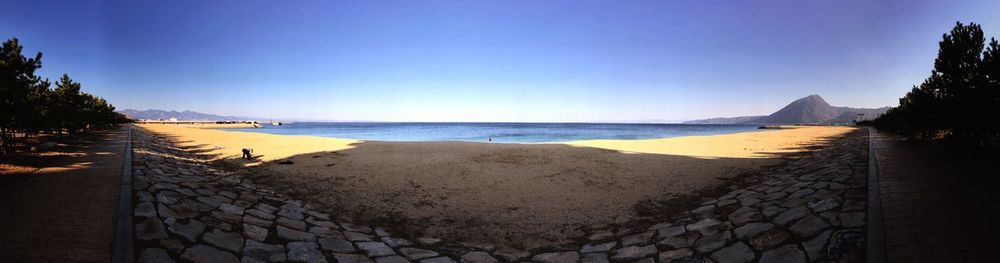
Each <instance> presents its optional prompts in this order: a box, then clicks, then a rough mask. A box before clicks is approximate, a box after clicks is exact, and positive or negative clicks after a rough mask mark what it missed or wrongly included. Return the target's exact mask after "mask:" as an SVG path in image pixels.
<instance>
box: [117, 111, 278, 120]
mask: <svg viewBox="0 0 1000 263" xmlns="http://www.w3.org/2000/svg"><path fill="white" fill-rule="evenodd" d="M118 112H119V113H121V114H125V116H127V117H129V118H131V119H152V120H157V119H163V120H166V119H170V118H177V120H212V121H238V120H257V119H259V118H253V117H238V116H222V115H215V114H208V113H201V112H195V111H165V110H156V109H149V110H133V109H125V110H120V111H118Z"/></svg>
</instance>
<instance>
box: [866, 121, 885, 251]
mask: <svg viewBox="0 0 1000 263" xmlns="http://www.w3.org/2000/svg"><path fill="white" fill-rule="evenodd" d="M876 132H877V131H876V130H875V129H874V128H868V207H867V208H868V209H867V211H868V212H867V214H868V222H866V224H867V230H866V234H865V236H866V237H867V238H866V239H867V240H866V241H865V243H867V248H866V253H867V255H866V259H867V260H866V262H870V263H872V262H873V263H881V262H886V255H885V228H884V226H883V221H882V197H881V196H879V184H878V181H879V180H878V153H877V152H876V151H875V133H876Z"/></svg>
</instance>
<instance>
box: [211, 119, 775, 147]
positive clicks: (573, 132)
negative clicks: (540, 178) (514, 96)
mask: <svg viewBox="0 0 1000 263" xmlns="http://www.w3.org/2000/svg"><path fill="white" fill-rule="evenodd" d="M757 127H758V126H757V125H746V124H734V125H720V124H624V123H426V122H421V123H401V122H295V123H287V124H284V125H281V126H272V125H269V124H264V128H256V129H227V130H234V131H246V132H260V133H270V134H280V135H311V136H321V137H334V138H348V139H359V140H370V141H371V140H374V141H471V142H486V141H488V139H489V138H490V137H492V138H493V142H499V143H543V142H565V141H577V140H592V139H626V140H627V139H654V138H669V137H678V136H691V135H716V134H727V133H737V132H745V131H755V130H757Z"/></svg>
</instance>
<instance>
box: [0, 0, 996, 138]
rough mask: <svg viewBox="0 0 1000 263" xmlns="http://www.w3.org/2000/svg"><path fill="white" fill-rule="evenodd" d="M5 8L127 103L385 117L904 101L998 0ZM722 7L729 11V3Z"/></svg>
mask: <svg viewBox="0 0 1000 263" xmlns="http://www.w3.org/2000/svg"><path fill="white" fill-rule="evenodd" d="M724 2H725V1H575V0H574V1H550V0H546V1H350V2H347V1H344V2H340V1H272V0H266V1H245V0H240V1H104V2H100V1H51V2H50V1H40V0H31V1H20V0H17V1H14V2H10V1H5V4H4V9H5V10H4V14H3V15H0V36H2V37H4V38H9V37H12V36H16V37H18V38H20V39H21V41H22V44H23V45H25V46H26V48H27V50H28V51H29V52H32V53H33V52H37V51H42V52H43V53H44V58H43V63H44V64H43V68H42V70H41V72H40V73H41V74H42V75H44V76H46V77H49V78H51V79H55V78H57V77H58V76H59V75H60V74H62V73H64V72H67V73H69V74H70V75H71V76H72V77H73V78H74V79H77V80H79V81H80V82H82V83H83V85H84V90H85V91H88V92H91V93H94V94H97V95H100V96H103V97H105V98H107V99H108V100H109V101H111V102H112V103H113V104H115V105H116V106H117V107H118V108H120V109H124V108H134V109H148V108H156V109H166V110H195V111H200V112H208V113H216V114H225V115H240V116H258V117H265V118H267V117H271V118H307V119H326V120H383V121H642V120H652V119H655V120H686V119H696V118H705V117H717V116H739V115H756V114H768V113H770V112H773V111H775V110H777V109H779V108H780V107H782V106H784V104H786V103H788V102H790V101H791V100H793V99H796V98H799V97H803V96H806V95H809V94H820V95H822V96H823V97H824V98H826V99H827V101H828V102H830V103H831V104H833V105H837V106H853V107H879V106H894V105H896V104H897V99H898V98H899V97H900V96H902V95H903V94H904V93H905V92H906V91H907V90H909V88H910V87H911V86H912V85H914V84H918V83H920V82H921V81H922V80H923V78H925V77H926V76H927V75H928V74H929V72H930V69H931V65H932V61H933V58H934V56H935V54H936V52H937V42H938V41H939V40H940V38H941V34H942V33H944V32H946V31H948V30H950V29H951V27H953V26H954V23H955V21H963V22H969V21H974V22H977V23H980V24H982V25H983V29H984V30H985V31H986V35H987V36H1000V18H998V17H1000V13H998V11H1000V4H998V2H997V1H979V2H971V1H970V2H965V1H959V2H953V1H869V0H865V1H798V0H795V1H772V0H762V1H731V2H729V3H724ZM723 3H724V4H723Z"/></svg>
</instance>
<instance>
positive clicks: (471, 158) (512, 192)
mask: <svg viewBox="0 0 1000 263" xmlns="http://www.w3.org/2000/svg"><path fill="white" fill-rule="evenodd" d="M141 127H142V128H145V129H147V130H150V131H152V132H154V133H159V134H165V135H169V136H171V137H172V138H174V139H176V140H178V141H179V142H180V144H181V145H183V146H187V147H191V148H192V149H197V150H198V151H203V152H204V153H205V154H208V155H210V156H211V158H215V159H224V160H227V161H232V162H236V163H240V164H246V163H248V162H245V161H243V160H239V159H235V158H236V157H239V149H240V148H241V147H245V146H252V147H253V148H254V149H255V153H257V154H260V155H261V157H260V159H259V161H263V162H265V163H264V164H263V165H262V166H261V167H257V168H253V170H254V172H255V173H257V174H258V175H259V176H258V177H257V178H259V179H258V181H260V182H261V183H264V184H270V185H273V186H276V187H279V188H280V189H281V190H282V191H286V192H289V193H291V194H293V195H295V196H298V197H300V198H303V199H308V200H312V201H314V202H316V203H319V204H321V205H324V206H327V207H328V208H330V209H331V211H334V212H339V213H340V215H341V216H346V217H349V218H354V219H355V220H366V221H375V222H387V223H396V224H406V226H407V229H406V230H407V231H411V233H407V234H411V235H421V236H434V237H441V238H448V239H450V240H464V241H475V242H490V243H495V244H500V245H514V246H523V247H522V248H526V249H531V248H533V247H535V246H541V245H550V244H558V243H563V242H570V241H572V240H571V239H572V238H575V237H577V236H579V235H581V234H583V232H582V230H583V229H586V228H588V227H599V226H606V225H612V224H616V223H625V222H630V221H633V220H636V219H638V215H636V213H635V211H634V208H635V207H636V205H638V204H639V203H641V202H643V201H647V200H658V201H661V200H671V199H676V198H680V197H683V196H686V195H690V194H694V193H697V192H698V191H700V190H704V189H710V188H712V187H715V186H718V185H720V184H721V183H723V182H725V181H726V179H730V178H733V177H736V176H738V175H741V174H745V173H751V172H754V171H757V170H760V169H764V168H766V167H767V166H770V165H775V164H780V163H781V162H782V159H781V158H780V157H781V156H782V154H787V153H794V152H796V151H804V150H807V149H809V148H811V147H815V146H821V145H823V144H825V143H828V142H830V141H832V140H834V139H836V138H839V137H842V136H844V135H846V134H847V133H849V132H851V131H853V130H854V129H853V128H844V127H800V128H795V129H781V130H767V131H760V132H746V133H736V134H728V135H716V136H691V137H677V138H667V139H652V140H591V141H578V142H570V143H565V144H490V143H472V142H360V141H356V140H345V139H332V138H321V137H310V136H279V135H269V134H259V133H249V132H231V131H221V130H211V129H197V128H190V127H180V126H167V127H164V126H156V125H143V126H141ZM274 160H288V161H291V162H292V164H278V163H277V162H273V161H274ZM249 163H254V162H249Z"/></svg>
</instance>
